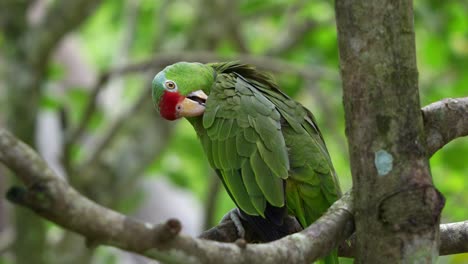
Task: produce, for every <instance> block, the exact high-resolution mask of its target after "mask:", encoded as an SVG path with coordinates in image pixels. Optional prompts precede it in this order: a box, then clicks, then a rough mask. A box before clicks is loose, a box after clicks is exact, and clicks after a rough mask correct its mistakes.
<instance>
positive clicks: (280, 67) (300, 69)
mask: <svg viewBox="0 0 468 264" xmlns="http://www.w3.org/2000/svg"><path fill="white" fill-rule="evenodd" d="M220 60H239V61H242V62H244V63H249V64H253V65H256V66H258V67H259V68H260V69H263V70H266V71H270V72H273V73H281V74H295V75H299V76H301V77H302V78H304V79H308V80H317V79H320V78H327V79H336V80H338V75H337V73H336V72H335V71H333V70H331V69H327V68H324V67H318V66H311V65H298V64H294V63H290V62H287V61H285V60H282V59H277V58H272V57H267V56H256V55H249V54H237V55H236V56H235V57H229V56H221V55H218V54H216V53H214V52H210V51H196V52H177V53H173V54H171V53H161V54H156V55H155V56H153V58H151V59H148V60H144V61H141V62H137V63H133V64H128V65H125V66H122V67H117V68H115V69H111V70H109V71H108V73H107V74H108V75H121V74H122V75H123V74H129V73H134V72H143V71H147V70H154V69H159V68H161V67H164V66H167V65H170V64H173V63H176V62H179V61H198V62H202V63H208V62H215V61H220Z"/></svg>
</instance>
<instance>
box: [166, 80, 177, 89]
mask: <svg viewBox="0 0 468 264" xmlns="http://www.w3.org/2000/svg"><path fill="white" fill-rule="evenodd" d="M164 85H165V86H166V88H167V89H169V90H174V89H175V88H176V87H177V85H176V84H175V82H173V81H166V82H165V83H164Z"/></svg>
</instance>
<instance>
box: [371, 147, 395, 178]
mask: <svg viewBox="0 0 468 264" xmlns="http://www.w3.org/2000/svg"><path fill="white" fill-rule="evenodd" d="M374 163H375V167H376V168H377V173H378V174H379V176H385V175H387V174H388V173H389V172H390V171H391V170H392V168H393V156H392V155H391V154H390V153H388V152H387V151H385V150H379V151H377V152H375V160H374Z"/></svg>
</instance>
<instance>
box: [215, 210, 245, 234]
mask: <svg viewBox="0 0 468 264" xmlns="http://www.w3.org/2000/svg"><path fill="white" fill-rule="evenodd" d="M226 220H231V221H232V222H233V223H234V226H235V227H236V230H237V235H238V236H239V238H242V239H245V228H244V226H243V225H242V221H241V214H240V211H239V209H238V208H234V209H232V210H231V211H229V212H228V213H227V214H225V215H224V216H223V219H222V220H221V222H223V221H226Z"/></svg>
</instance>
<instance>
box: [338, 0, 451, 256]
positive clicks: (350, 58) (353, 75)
mask: <svg viewBox="0 0 468 264" xmlns="http://www.w3.org/2000/svg"><path fill="white" fill-rule="evenodd" d="M336 18H337V27H338V42H339V51H340V66H341V75H342V79H343V97H344V98H343V101H344V106H345V112H346V114H345V118H346V134H347V137H348V144H349V153H350V163H351V172H352V175H353V186H354V187H353V188H354V191H355V194H356V197H355V209H356V213H355V223H356V237H357V240H356V261H357V263H379V262H381V261H382V260H385V262H387V263H402V262H404V263H413V262H414V261H418V263H431V262H433V261H434V259H435V258H436V257H437V256H438V252H439V251H438V249H439V215H440V211H441V209H442V207H443V205H444V199H443V197H442V195H441V194H440V193H439V192H438V191H437V190H436V189H435V187H434V186H433V185H432V179H431V174H430V171H429V167H428V158H427V149H426V140H425V136H424V127H423V119H422V114H421V111H420V105H419V92H418V72H417V67H416V57H415V40H414V27H413V7H412V1H408V0H397V1H390V0H377V1H366V0H337V1H336Z"/></svg>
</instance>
